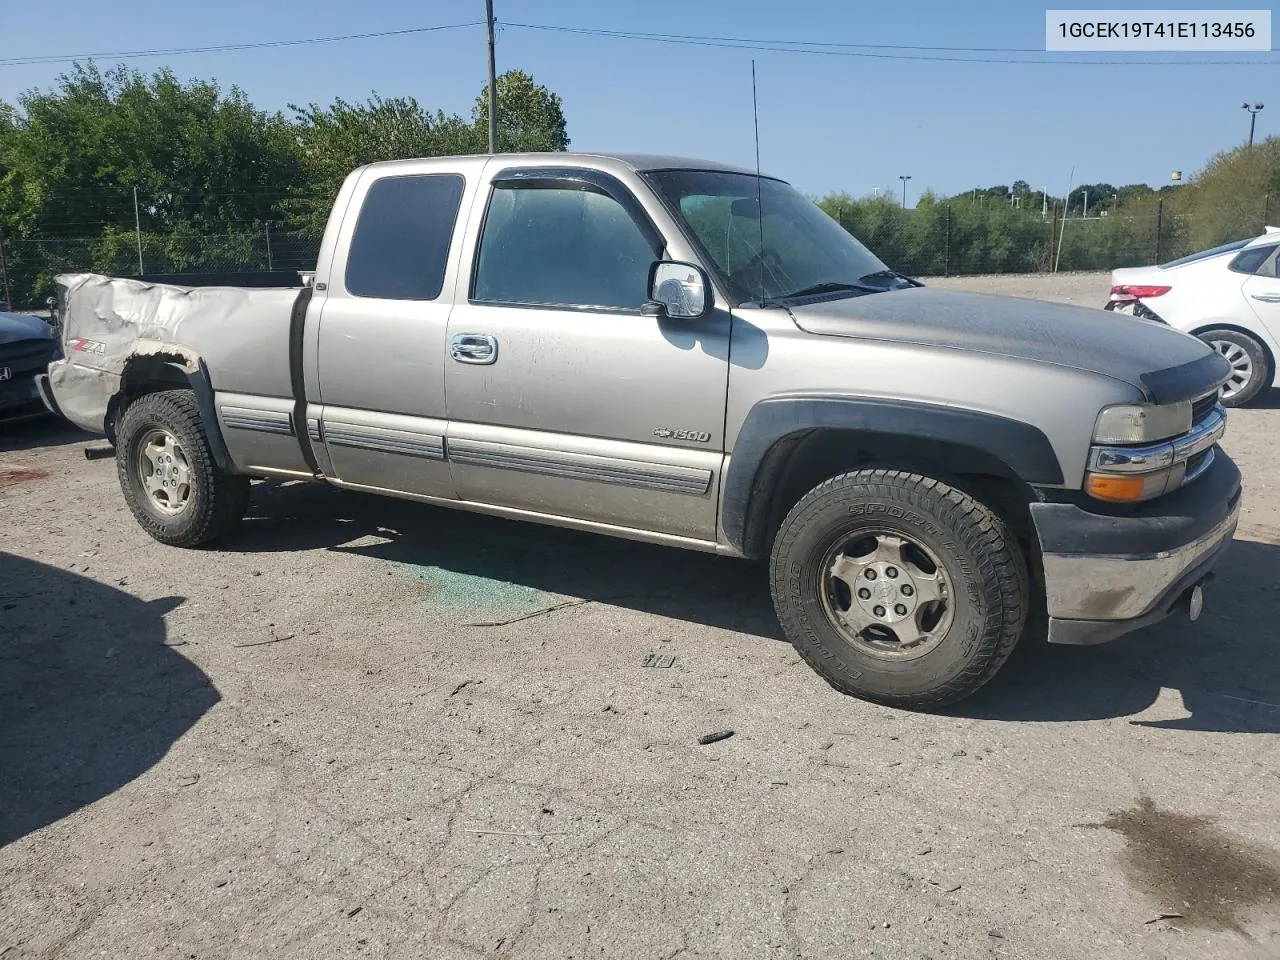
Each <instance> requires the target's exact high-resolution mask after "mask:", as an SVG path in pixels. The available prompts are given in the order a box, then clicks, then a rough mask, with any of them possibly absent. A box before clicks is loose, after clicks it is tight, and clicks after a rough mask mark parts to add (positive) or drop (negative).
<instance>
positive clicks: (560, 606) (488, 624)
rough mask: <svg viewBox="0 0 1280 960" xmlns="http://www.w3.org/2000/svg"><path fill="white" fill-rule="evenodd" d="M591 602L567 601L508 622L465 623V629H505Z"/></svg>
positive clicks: (511, 618) (484, 621) (524, 614)
mask: <svg viewBox="0 0 1280 960" xmlns="http://www.w3.org/2000/svg"><path fill="white" fill-rule="evenodd" d="M592 602H593V601H591V600H566V601H565V602H564V603H553V604H552V605H551V606H549V607H543V608H542V609H541V610H534V611H533V612H532V613H522V614H520V616H518V617H509V618H507V619H506V620H482V621H477V622H476V623H464V624H463V626H464V627H505V626H506V625H507V624H509V623H519V622H520V621H521V620H532V619H533V618H534V617H542V616H546V615H547V614H548V613H555V611H557V610H564V609H565V608H566V607H580V606H582V605H583V604H584V603H592Z"/></svg>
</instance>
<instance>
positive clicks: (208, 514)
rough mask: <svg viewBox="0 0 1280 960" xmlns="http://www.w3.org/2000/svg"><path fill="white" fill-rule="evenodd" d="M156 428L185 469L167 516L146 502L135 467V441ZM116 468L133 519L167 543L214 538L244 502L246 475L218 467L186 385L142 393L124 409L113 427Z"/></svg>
mask: <svg viewBox="0 0 1280 960" xmlns="http://www.w3.org/2000/svg"><path fill="white" fill-rule="evenodd" d="M156 428H160V429H163V430H166V431H168V432H169V433H170V434H172V435H173V437H174V438H176V439H177V440H178V442H179V443H180V444H181V447H182V451H183V453H184V455H185V457H186V461H187V463H188V465H189V469H190V475H191V492H190V495H189V499H188V500H187V503H186V505H185V507H183V509H182V510H181V511H180V512H178V513H176V514H172V515H165V514H163V513H161V512H160V511H158V510H157V509H155V508H154V507H152V506H151V501H150V497H149V496H148V494H147V492H146V490H145V489H144V487H143V481H142V478H141V476H140V475H139V472H138V468H137V466H136V464H137V463H138V458H139V444H141V442H142V441H143V438H144V437H146V436H147V434H148V433H149V432H151V431H153V430H154V429H156ZM116 470H117V472H118V473H119V476H120V489H121V491H122V492H123V493H124V499H125V503H127V504H128V505H129V510H130V511H131V512H132V513H133V516H134V519H136V520H137V521H138V524H139V526H141V527H142V529H143V530H145V531H147V533H149V534H151V536H153V537H154V538H155V539H157V540H159V541H160V542H161V543H166V544H169V545H170V546H174V547H198V546H201V545H203V544H206V543H210V542H212V541H213V540H216V539H217V538H219V537H221V536H223V535H224V534H226V533H227V532H228V531H230V530H231V529H232V528H233V527H235V526H236V524H238V523H239V522H240V520H241V518H242V517H243V516H244V513H245V510H246V509H247V507H248V505H249V478H248V477H243V476H237V475H235V474H230V473H225V472H224V471H222V470H220V469H219V468H218V466H217V464H216V463H215V462H214V459H213V451H212V450H211V449H210V446H209V437H208V434H207V433H206V432H205V427H204V424H203V422H202V421H201V419H200V412H199V408H198V407H197V405H196V399H195V395H194V394H193V393H192V392H191V391H190V390H164V391H160V392H158V393H148V394H144V395H143V396H141V397H139V398H138V399H137V400H134V401H133V402H132V403H130V404H129V406H128V407H126V408H125V410H124V413H123V414H122V415H121V416H120V419H119V422H118V425H117V428H116Z"/></svg>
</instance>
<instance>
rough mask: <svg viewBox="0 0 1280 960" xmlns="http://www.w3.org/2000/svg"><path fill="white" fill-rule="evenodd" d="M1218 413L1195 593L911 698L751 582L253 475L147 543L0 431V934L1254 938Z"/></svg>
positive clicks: (1274, 709)
mask: <svg viewBox="0 0 1280 960" xmlns="http://www.w3.org/2000/svg"><path fill="white" fill-rule="evenodd" d="M1106 283H1107V281H1106V278H1105V276H1099V275H1088V276H1063V277H1057V278H992V279H984V278H977V279H965V280H950V281H938V283H937V285H938V286H952V287H964V288H967V289H994V290H996V291H998V292H1002V293H1014V294H1019V295H1027V296H1037V295H1039V296H1047V297H1050V298H1055V299H1064V300H1067V301H1069V302H1076V303H1088V304H1097V303H1099V302H1100V300H1101V299H1102V298H1103V297H1105V293H1106ZM1231 420H1232V423H1231V429H1230V432H1229V434H1228V437H1227V440H1226V447H1227V448H1228V450H1229V452H1230V453H1231V454H1232V455H1233V456H1235V457H1236V458H1237V461H1238V462H1239V463H1240V465H1241V467H1242V469H1243V470H1244V473H1245V476H1246V482H1247V484H1248V493H1247V495H1246V501H1245V509H1244V517H1243V521H1242V525H1241V528H1240V531H1239V534H1238V539H1237V542H1236V544H1235V546H1234V548H1233V550H1232V552H1231V554H1230V556H1229V559H1228V560H1227V561H1226V562H1225V564H1224V566H1223V568H1222V570H1221V576H1220V579H1219V580H1218V581H1217V582H1216V583H1215V584H1214V585H1213V587H1212V588H1211V589H1210V590H1209V591H1208V608H1207V611H1206V614H1205V616H1204V617H1203V618H1202V619H1201V620H1200V621H1199V622H1197V623H1195V624H1190V623H1187V622H1168V623H1166V624H1163V625H1159V626H1157V627H1154V628H1150V629H1147V630H1145V631H1143V632H1142V633H1140V634H1137V635H1134V636H1132V637H1129V638H1126V639H1123V640H1120V641H1118V642H1116V643H1113V644H1110V645H1107V646H1102V647H1094V648H1079V649H1071V648H1067V649H1047V648H1046V647H1045V646H1044V645H1043V644H1042V643H1039V642H1036V639H1035V638H1034V637H1032V638H1029V640H1028V641H1027V642H1025V643H1024V644H1023V645H1022V647H1021V648H1020V649H1019V651H1018V653H1016V654H1015V657H1014V660H1013V661H1012V662H1011V664H1010V666H1009V667H1008V668H1007V669H1006V671H1005V672H1004V673H1003V674H1002V675H1001V676H1000V677H998V678H997V680H996V681H995V682H993V683H992V684H991V685H990V686H989V687H988V688H987V689H986V690H984V691H983V692H982V693H981V694H979V696H977V697H976V698H974V699H972V700H970V701H967V702H966V703H964V704H961V705H960V706H958V707H957V708H955V709H953V710H952V711H950V712H949V713H946V714H941V715H936V714H935V715H929V714H914V713H908V712H903V711H897V710H890V709H886V708H882V707H877V706H873V705H871V704H867V703H863V702H860V701H857V700H853V699H849V698H846V697H842V696H840V695H838V694H836V693H835V692H834V691H832V690H831V689H830V688H828V687H827V686H826V685H825V684H824V683H823V682H822V681H821V680H819V679H818V678H817V677H816V676H815V675H814V674H813V673H812V672H811V671H810V670H809V669H808V668H807V667H805V666H804V665H803V664H802V663H801V662H800V661H799V660H798V658H797V657H796V656H795V655H794V653H793V652H792V651H791V649H790V647H789V646H787V645H786V644H785V643H783V642H781V640H780V636H779V633H778V630H777V627H776V625H775V622H774V620H773V615H772V611H771V608H770V604H769V600H768V595H767V586H766V577H765V574H764V571H763V570H762V569H760V568H757V567H754V566H751V565H746V564H743V563H739V562H734V561H729V560H723V559H717V558H714V557H707V556H701V555H695V554H685V553H681V552H678V551H673V550H667V549H662V548H657V547H650V546H643V545H637V544H630V543H625V542H615V541H611V540H607V539H603V538H597V537H592V536H589V535H581V534H576V533H568V532H564V531H558V530H552V529H543V528H539V527H534V526H528V525H521V524H517V523H514V522H508V521H502V520H496V519H488V518H483V517H475V516H469V515H466V514H459V513H453V512H450V511H442V510H437V509H433V508H429V507H426V506H422V505H417V504H411V503H400V502H396V501H390V500H380V499H377V498H373V497H366V496H361V495H357V494H352V493H345V492H340V491H337V490H330V489H328V488H324V487H319V486H309V485H303V484H275V483H263V484H259V485H257V486H256V487H255V493H254V499H253V507H252V514H251V519H249V520H248V521H247V522H246V523H245V525H244V527H243V530H242V532H241V533H239V534H238V535H237V536H236V537H235V539H234V540H232V541H230V542H228V543H227V544H225V545H224V546H223V547H222V548H221V549H219V550H208V551H195V552H187V551H178V550H173V549H168V548H165V547H162V546H160V545H159V544H156V543H154V542H153V541H151V540H150V539H149V538H147V537H146V536H145V535H144V534H143V533H142V532H141V530H140V529H139V528H138V527H137V526H136V525H135V524H134V522H133V521H132V519H131V518H130V517H129V515H128V514H127V512H126V511H125V508H124V506H123V503H122V500H121V497H120V494H119V491H118V487H117V483H116V476H115V467H114V463H113V461H111V460H98V461H86V460H85V458H84V457H83V455H82V453H81V448H82V446H83V445H84V441H85V439H86V438H84V437H83V436H81V435H79V434H76V433H75V432H74V431H71V430H69V429H68V428H66V427H64V426H59V425H57V424H55V423H51V422H44V423H33V424H27V425H24V426H19V427H13V428H0V429H2V431H3V432H0V518H2V522H0V550H3V552H2V553H0V607H2V608H3V609H2V610H0V958H3V960H18V958H26V957H53V956H57V957H90V956H111V957H130V958H132V957H144V956H156V957H166V958H168V957H173V958H187V960H190V958H210V957H227V956H237V957H249V956H254V957H257V956H262V957H346V956H360V957H365V956H368V957H382V956H395V957H430V958H433V960H452V958H467V957H491V956H510V957H529V958H567V957H574V958H584V957H609V958H613V957H618V958H628V960H630V958H650V957H651V958H671V957H677V956H703V957H731V958H755V957H832V958H836V957H838V958H847V957H880V958H910V960H920V958H926V957H933V958H937V960H942V958H953V957H956V958H971V957H983V958H985V957H1001V958H1040V957H1043V958H1053V960H1073V958H1079V960H1100V958H1112V957H1114V958H1133V957H1138V958H1151V960H1155V958H1196V960H1209V958H1228V957H1230V958H1235V957H1258V958H1263V957H1271V958H1274V957H1276V956H1278V955H1280V854H1278V851H1280V801H1278V799H1277V798H1278V797H1280V748H1278V741H1277V740H1273V739H1272V737H1273V736H1275V734H1276V733H1278V732H1280V659H1278V658H1277V657H1276V655H1275V638H1276V627H1275V619H1274V618H1275V614H1276V611H1277V609H1280V510H1278V509H1277V503H1278V501H1277V496H1276V495H1277V490H1276V484H1277V478H1278V477H1280V446H1278V445H1277V444H1276V443H1275V440H1274V438H1275V436H1276V432H1277V426H1278V425H1280V402H1278V401H1277V399H1276V398H1275V397H1274V396H1273V397H1272V399H1271V401H1270V402H1269V403H1268V404H1264V405H1263V406H1262V407H1260V408H1256V409H1249V410H1244V411H1238V412H1235V413H1233V414H1232V418H1231ZM654 653H656V654H662V655H667V656H672V657H674V658H675V662H674V664H673V665H672V666H670V667H666V668H661V667H658V668H652V667H650V668H646V667H644V666H642V662H643V660H644V658H645V657H646V656H647V655H649V654H654ZM717 730H733V731H735V735H734V736H732V737H730V738H729V739H726V740H723V741H721V742H718V743H715V744H712V745H709V746H699V745H698V742H697V740H698V737H699V736H700V735H702V734H706V733H709V732H712V731H717Z"/></svg>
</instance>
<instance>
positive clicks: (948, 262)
mask: <svg viewBox="0 0 1280 960" xmlns="http://www.w3.org/2000/svg"><path fill="white" fill-rule="evenodd" d="M1257 200H1258V202H1257V203H1256V204H1252V206H1256V207H1257V210H1256V212H1249V213H1247V214H1246V215H1245V216H1243V217H1241V216H1233V218H1232V219H1231V221H1230V222H1219V221H1218V220H1216V219H1211V218H1208V217H1203V216H1202V217H1196V216H1192V215H1190V214H1184V213H1178V212H1176V210H1175V209H1174V208H1173V206H1172V204H1166V203H1165V202H1164V201H1163V200H1162V199H1161V200H1155V201H1153V202H1151V203H1149V204H1143V205H1141V206H1140V207H1138V208H1137V209H1132V210H1129V209H1125V208H1121V209H1119V210H1118V211H1108V212H1106V213H1103V214H1101V215H1098V214H1095V215H1092V216H1088V217H1083V216H1080V215H1079V214H1074V215H1071V216H1068V217H1066V218H1065V219H1064V218H1062V217H1061V216H1060V215H1059V212H1058V211H1056V210H1052V209H1050V210H1046V211H1044V212H1043V213H1042V212H1041V210H1038V209H1037V210H1034V211H1024V210H1022V209H1020V208H1014V207H1008V206H1007V205H1006V206H1005V207H1004V209H997V210H993V209H991V207H992V206H994V205H988V206H987V207H986V208H983V207H981V206H978V205H976V204H969V203H954V202H952V203H930V204H924V205H921V206H918V207H916V208H915V209H911V210H907V209H903V208H902V207H900V206H898V205H896V204H893V203H891V202H887V201H884V200H879V201H876V200H872V201H857V202H854V203H848V204H845V203H842V202H840V201H827V200H824V201H822V202H821V206H822V207H823V209H825V210H826V212H827V213H828V214H830V215H831V216H832V217H833V218H835V219H836V220H837V221H838V222H839V223H840V224H841V226H843V227H844V228H845V229H846V230H848V231H849V232H850V233H852V234H853V235H854V236H856V237H857V238H858V239H859V240H861V241H862V242H863V243H864V244H865V245H866V246H867V247H869V248H870V249H871V250H872V251H873V252H874V253H875V254H876V255H877V256H879V257H880V259H881V260H883V261H884V262H885V263H886V264H888V266H890V267H891V268H893V269H894V270H897V271H899V272H900V273H905V274H907V275H908V276H917V277H931V276H963V275H974V274H986V273H1052V272H1056V271H1074V270H1112V269H1115V268H1117V267H1137V266H1146V265H1149V264H1154V263H1166V262H1168V261H1169V260H1173V259H1176V258H1177V257H1182V256H1186V255H1187V254H1190V253H1195V252H1197V251H1199V250H1206V249H1208V248H1210V247H1213V246H1217V245H1218V244H1220V243H1225V242H1228V241H1231V240H1241V239H1245V238H1247V237H1253V236H1257V235H1258V234H1260V233H1262V232H1263V229H1264V226H1265V225H1266V224H1267V223H1268V222H1269V220H1270V218H1271V217H1273V216H1275V215H1280V210H1276V211H1273V210H1272V209H1271V206H1272V205H1271V203H1270V198H1269V197H1260V198H1257Z"/></svg>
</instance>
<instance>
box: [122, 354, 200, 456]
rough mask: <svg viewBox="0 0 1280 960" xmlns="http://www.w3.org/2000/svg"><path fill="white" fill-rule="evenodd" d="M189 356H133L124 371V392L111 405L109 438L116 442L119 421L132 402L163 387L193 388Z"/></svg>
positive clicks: (167, 388) (164, 388) (173, 388)
mask: <svg viewBox="0 0 1280 960" xmlns="http://www.w3.org/2000/svg"><path fill="white" fill-rule="evenodd" d="M187 363H188V359H187V358H186V357H184V356H181V355H179V354H164V353H150V354H147V355H145V356H136V357H130V358H129V359H128V360H126V361H125V364H124V370H123V371H122V372H121V374H120V392H119V393H117V394H116V395H115V396H114V397H112V398H111V402H110V403H109V404H108V405H107V416H106V429H107V438H108V439H109V440H110V441H111V442H112V443H115V441H116V430H115V428H116V421H117V420H118V419H119V417H120V413H121V411H123V410H124V408H125V407H127V406H128V405H129V404H130V403H132V402H133V401H134V400H136V399H137V398H138V397H141V396H143V395H145V394H148V393H157V392H159V391H161V390H179V389H191V379H190V377H188V375H187V372H186V369H185V367H186V364H187Z"/></svg>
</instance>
